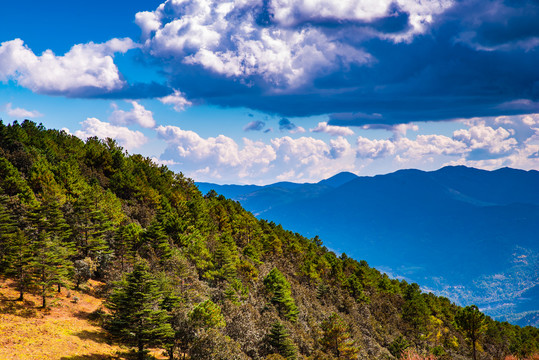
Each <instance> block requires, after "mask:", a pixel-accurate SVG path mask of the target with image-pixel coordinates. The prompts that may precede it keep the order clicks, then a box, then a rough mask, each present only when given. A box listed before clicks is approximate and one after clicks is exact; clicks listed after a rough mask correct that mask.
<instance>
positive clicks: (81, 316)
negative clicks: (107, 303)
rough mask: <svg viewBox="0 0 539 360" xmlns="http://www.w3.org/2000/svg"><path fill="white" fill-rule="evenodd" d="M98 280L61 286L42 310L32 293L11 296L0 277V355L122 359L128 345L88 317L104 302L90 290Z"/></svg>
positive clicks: (12, 359) (8, 284) (2, 359)
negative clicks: (76, 287)
mask: <svg viewBox="0 0 539 360" xmlns="http://www.w3.org/2000/svg"><path fill="white" fill-rule="evenodd" d="M99 286H100V284H99V283H98V282H92V281H90V283H89V284H88V285H87V291H84V292H80V291H73V290H71V291H70V292H69V291H68V290H66V289H63V290H62V292H61V293H59V294H57V295H56V297H55V298H53V299H51V300H52V301H51V303H52V305H51V307H50V308H49V309H47V310H43V309H40V308H39V306H40V305H41V301H40V300H41V299H40V298H38V297H36V296H33V295H31V294H25V301H24V302H17V301H13V299H17V298H18V293H17V292H16V291H15V290H14V289H13V287H12V283H11V282H10V281H9V280H5V279H1V278H0V360H8V359H9V360H19V359H21V360H22V359H32V360H33V359H51V360H52V359H54V360H58V359H64V360H83V359H84V360H87V359H98V360H105V359H125V358H126V356H127V354H128V349H127V348H125V347H122V346H119V345H118V344H114V342H113V341H112V339H111V338H110V337H109V336H108V335H107V334H106V333H105V332H104V331H103V329H102V328H101V327H100V326H98V325H97V324H92V322H91V321H89V319H88V317H89V315H90V314H91V313H92V312H94V311H95V310H97V309H99V308H100V307H101V306H102V302H103V301H102V300H101V299H99V298H97V297H95V296H93V294H95V290H96V288H98V287H99ZM74 296H76V297H77V298H78V301H77V302H76V303H75V302H73V297H74ZM159 353H160V351H155V352H153V354H152V355H158V354H159Z"/></svg>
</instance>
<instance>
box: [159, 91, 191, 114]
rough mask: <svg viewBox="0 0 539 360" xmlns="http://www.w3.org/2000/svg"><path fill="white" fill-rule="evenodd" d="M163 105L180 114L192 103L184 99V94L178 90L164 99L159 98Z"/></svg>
mask: <svg viewBox="0 0 539 360" xmlns="http://www.w3.org/2000/svg"><path fill="white" fill-rule="evenodd" d="M158 100H159V101H161V102H162V103H163V104H167V105H172V106H173V107H174V110H176V111H178V112H181V111H184V110H185V108H186V107H188V106H191V105H192V103H191V102H190V101H189V100H187V99H186V98H185V94H184V93H182V92H181V91H179V90H174V93H173V94H171V95H167V96H165V97H162V98H159V99H158Z"/></svg>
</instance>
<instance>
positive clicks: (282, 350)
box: [268, 321, 296, 360]
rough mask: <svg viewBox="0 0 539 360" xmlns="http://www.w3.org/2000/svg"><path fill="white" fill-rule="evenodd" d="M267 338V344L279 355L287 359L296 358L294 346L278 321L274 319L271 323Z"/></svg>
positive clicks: (293, 359) (292, 359)
mask: <svg viewBox="0 0 539 360" xmlns="http://www.w3.org/2000/svg"><path fill="white" fill-rule="evenodd" d="M268 338H269V344H270V345H271V347H272V348H273V349H274V350H275V351H276V352H277V353H278V354H279V355H281V356H282V357H284V358H285V359H288V360H295V359H296V347H295V346H294V344H293V343H292V341H291V340H290V336H289V335H288V331H287V330H286V328H285V327H284V325H283V324H282V323H281V322H280V321H276V322H274V323H273V325H271V329H270V332H269V334H268Z"/></svg>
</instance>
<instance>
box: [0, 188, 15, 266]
mask: <svg viewBox="0 0 539 360" xmlns="http://www.w3.org/2000/svg"><path fill="white" fill-rule="evenodd" d="M7 200H8V197H7V196H0V274H1V273H4V272H5V271H6V269H7V268H8V267H9V266H10V264H9V260H8V254H9V250H10V249H9V247H10V242H11V240H12V239H13V237H14V236H15V229H16V227H15V221H13V218H12V217H11V215H10V213H9V211H8V209H7Z"/></svg>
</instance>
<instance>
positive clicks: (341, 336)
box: [320, 313, 359, 360]
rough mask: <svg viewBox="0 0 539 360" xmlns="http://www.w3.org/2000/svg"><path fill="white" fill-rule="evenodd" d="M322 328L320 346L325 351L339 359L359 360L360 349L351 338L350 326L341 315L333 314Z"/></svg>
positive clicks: (324, 322) (323, 323)
mask: <svg viewBox="0 0 539 360" xmlns="http://www.w3.org/2000/svg"><path fill="white" fill-rule="evenodd" d="M320 327H321V329H322V338H321V339H320V344H321V345H322V348H323V349H324V350H325V351H329V352H331V353H333V354H334V355H335V356H337V359H346V360H351V359H357V354H358V352H359V349H358V347H357V346H356V344H355V341H354V340H352V338H351V335H350V332H349V331H348V325H347V324H346V323H345V322H344V320H343V319H342V318H341V317H340V316H339V315H337V314H335V313H333V314H331V316H330V317H329V318H328V319H326V320H324V321H323V322H322V325H321V326H320Z"/></svg>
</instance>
